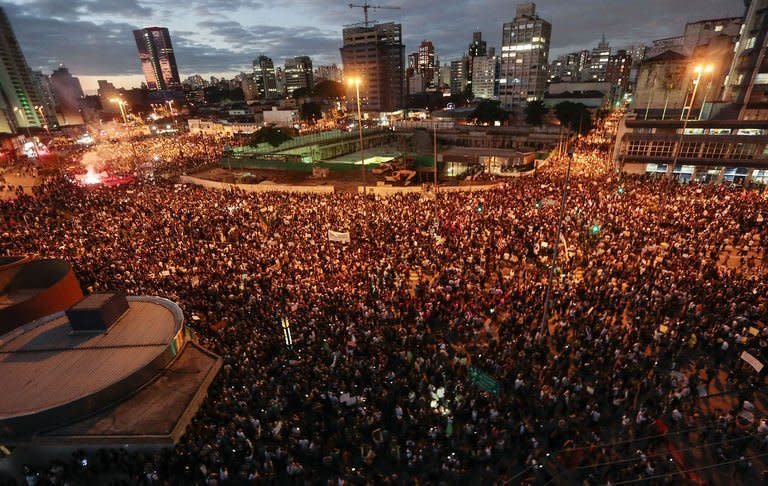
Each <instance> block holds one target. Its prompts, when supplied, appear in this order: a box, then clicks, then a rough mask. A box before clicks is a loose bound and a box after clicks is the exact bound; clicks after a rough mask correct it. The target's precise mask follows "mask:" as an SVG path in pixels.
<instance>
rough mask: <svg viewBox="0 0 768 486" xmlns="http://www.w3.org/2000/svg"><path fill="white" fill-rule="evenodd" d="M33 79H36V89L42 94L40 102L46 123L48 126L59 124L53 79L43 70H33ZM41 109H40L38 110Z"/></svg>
mask: <svg viewBox="0 0 768 486" xmlns="http://www.w3.org/2000/svg"><path fill="white" fill-rule="evenodd" d="M32 79H34V81H35V89H36V90H37V93H38V94H39V95H40V104H41V105H42V109H43V119H44V123H45V125H47V126H48V128H49V129H50V128H53V127H57V126H58V121H57V120H56V98H54V96H53V87H52V86H51V79H50V78H49V77H48V76H47V75H45V74H43V72H42V71H32ZM39 111H40V110H39V109H38V112H39ZM45 125H44V126H45Z"/></svg>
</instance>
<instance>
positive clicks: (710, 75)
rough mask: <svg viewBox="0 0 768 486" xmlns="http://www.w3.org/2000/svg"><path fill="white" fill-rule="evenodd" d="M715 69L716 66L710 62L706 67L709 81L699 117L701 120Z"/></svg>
mask: <svg viewBox="0 0 768 486" xmlns="http://www.w3.org/2000/svg"><path fill="white" fill-rule="evenodd" d="M713 71H714V68H713V67H712V65H711V64H710V65H709V66H707V68H706V72H707V73H709V82H708V83H707V89H706V90H705V91H704V99H702V100H701V109H700V110H699V118H698V120H701V115H703V114H704V105H705V104H706V103H707V96H709V90H710V89H712V78H714V74H712V73H713Z"/></svg>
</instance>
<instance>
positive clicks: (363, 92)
mask: <svg viewBox="0 0 768 486" xmlns="http://www.w3.org/2000/svg"><path fill="white" fill-rule="evenodd" d="M402 30H403V28H402V25H401V24H396V23H394V22H386V23H381V24H375V25H369V26H351V27H347V28H345V29H344V31H343V42H344V45H343V47H342V48H341V60H342V62H343V63H344V76H345V77H347V78H349V77H359V78H361V84H360V97H361V100H362V101H363V104H364V105H365V107H366V108H367V109H369V110H374V111H393V110H396V109H397V108H399V107H401V106H402V105H403V85H404V80H405V69H404V61H405V59H404V57H405V46H404V45H403V42H402ZM347 100H348V102H349V103H350V104H351V103H355V92H354V88H351V91H350V92H349V94H348V96H347Z"/></svg>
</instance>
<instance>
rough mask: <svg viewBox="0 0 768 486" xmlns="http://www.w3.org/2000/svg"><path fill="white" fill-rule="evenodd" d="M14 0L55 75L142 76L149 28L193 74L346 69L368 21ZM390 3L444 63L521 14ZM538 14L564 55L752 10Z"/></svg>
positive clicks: (305, 3)
mask: <svg viewBox="0 0 768 486" xmlns="http://www.w3.org/2000/svg"><path fill="white" fill-rule="evenodd" d="M0 1H3V0H0ZM13 1H14V2H15V3H10V4H7V6H6V7H5V8H6V11H7V13H8V16H9V18H10V20H11V23H12V25H13V28H14V31H15V32H16V34H17V37H18V38H19V42H20V44H21V46H22V49H23V51H24V54H25V56H26V58H27V61H28V63H29V64H30V66H32V67H33V68H34V69H40V68H42V69H43V70H44V71H46V72H50V71H51V70H52V69H53V68H55V67H56V65H58V64H59V63H65V64H66V65H67V66H68V67H69V68H70V70H71V71H72V72H73V73H74V74H76V75H77V74H81V75H94V76H96V75H103V76H110V75H132V74H140V72H141V71H140V69H139V64H138V58H137V54H136V46H135V44H134V40H133V35H132V33H131V31H132V30H133V29H134V28H137V27H141V26H144V25H149V24H153V25H165V26H167V27H168V28H169V29H170V31H171V37H172V39H173V43H174V48H175V51H176V57H177V61H178V64H179V69H180V71H181V72H182V73H184V74H191V73H195V72H205V73H210V72H217V71H221V72H231V71H240V70H249V69H250V67H249V66H250V64H251V62H252V60H253V58H254V57H256V56H257V55H259V54H265V55H267V56H269V57H271V58H272V59H273V60H274V61H275V64H278V65H279V64H282V63H283V61H284V59H285V58H288V57H293V56H298V55H309V56H311V57H312V58H313V61H314V63H315V64H322V63H330V62H336V63H339V62H340V56H339V47H340V46H341V31H342V28H343V25H345V24H351V23H355V22H361V21H362V12H361V11H360V10H361V9H357V8H355V9H350V8H349V6H348V3H346V2H345V1H341V0H281V1H279V2H278V1H277V0H187V1H186V2H184V3H183V4H179V5H176V4H173V5H171V4H169V3H168V2H167V1H166V0H13ZM382 3H385V4H392V5H400V6H401V7H402V8H401V10H385V9H381V10H371V11H370V12H369V15H370V18H371V19H372V20H379V21H389V20H392V21H395V22H401V23H402V24H403V35H404V40H405V44H406V53H409V52H414V51H415V50H416V49H417V48H418V45H419V44H420V43H421V41H422V40H424V39H429V40H431V41H432V42H433V44H434V45H435V47H436V49H437V53H438V55H439V57H440V59H441V61H442V62H447V61H450V60H451V59H455V58H457V57H459V56H460V55H461V54H463V53H464V52H466V49H467V46H468V44H469V42H470V40H471V38H472V32H473V31H476V30H479V31H482V32H483V38H484V39H486V41H487V42H488V46H489V47H490V46H494V47H496V48H497V49H498V48H499V46H500V41H501V28H502V24H503V23H504V22H508V21H510V20H512V19H513V18H514V16H515V4H514V2H510V1H509V0H451V1H445V0H420V1H418V2H416V1H411V2H405V1H403V0H385V1H384V2H382ZM537 10H538V13H539V15H540V16H541V17H543V18H545V19H547V20H549V21H550V22H551V23H552V43H551V48H552V53H551V57H555V56H556V55H557V54H559V53H562V52H568V51H571V50H579V49H589V48H592V47H593V46H595V45H596V44H597V42H598V41H599V39H600V37H601V35H602V34H603V33H605V35H606V37H607V39H608V40H609V41H610V43H611V45H612V46H615V47H621V46H623V45H626V44H630V43H635V42H641V41H646V42H648V41H650V40H653V39H657V38H661V37H667V36H671V35H676V34H679V33H681V32H682V30H683V28H684V26H685V23H686V22H688V21H693V20H700V19H703V18H715V17H727V16H740V15H742V14H743V11H744V7H743V2H742V0H689V1H687V2H672V1H669V0H645V1H643V2H627V1H623V2H617V1H616V0H570V1H568V2H562V1H560V0H547V1H544V0H540V1H539V2H537Z"/></svg>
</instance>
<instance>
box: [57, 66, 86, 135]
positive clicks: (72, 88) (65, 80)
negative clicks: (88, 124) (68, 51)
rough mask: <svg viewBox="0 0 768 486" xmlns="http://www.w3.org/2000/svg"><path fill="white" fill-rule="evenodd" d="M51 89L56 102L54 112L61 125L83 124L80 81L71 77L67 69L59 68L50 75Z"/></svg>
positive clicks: (82, 95) (82, 96)
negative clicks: (58, 117) (57, 115)
mask: <svg viewBox="0 0 768 486" xmlns="http://www.w3.org/2000/svg"><path fill="white" fill-rule="evenodd" d="M51 87H52V88H53V97H54V99H55V100H56V112H57V113H58V114H59V116H60V118H61V124H62V125H76V124H80V123H82V122H83V117H82V106H81V105H82V100H83V98H84V94H83V88H82V87H81V86H80V80H79V79H77V78H76V77H74V76H72V74H71V73H70V72H69V69H67V68H66V67H64V66H63V65H62V66H59V67H58V69H56V70H55V71H54V72H53V74H51Z"/></svg>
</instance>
